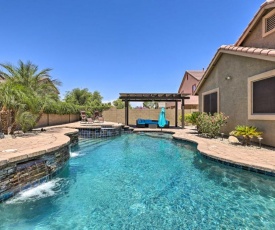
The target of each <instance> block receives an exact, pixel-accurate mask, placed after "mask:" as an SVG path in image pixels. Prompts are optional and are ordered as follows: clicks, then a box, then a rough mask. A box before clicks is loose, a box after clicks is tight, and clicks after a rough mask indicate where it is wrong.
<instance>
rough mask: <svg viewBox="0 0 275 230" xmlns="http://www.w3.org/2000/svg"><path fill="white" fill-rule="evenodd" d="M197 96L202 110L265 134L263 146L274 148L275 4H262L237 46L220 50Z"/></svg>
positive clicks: (230, 124) (230, 125) (228, 128)
mask: <svg viewBox="0 0 275 230" xmlns="http://www.w3.org/2000/svg"><path fill="white" fill-rule="evenodd" d="M195 94H196V95H198V96H199V110H200V111H203V112H208V113H209V112H210V113H214V112H223V113H225V114H226V115H228V116H229V119H228V123H227V126H226V127H225V128H224V132H225V133H226V134H228V133H229V132H230V131H232V130H234V128H235V126H236V125H253V126H255V127H257V128H258V129H259V130H260V131H263V132H264V134H263V141H262V143H264V144H267V145H271V146H275V1H274V0H271V1H270V0H269V1H267V2H265V3H263V4H262V5H261V7H260V9H259V11H258V12H257V13H256V15H255V16H254V18H253V19H252V21H251V22H250V23H249V25H248V26H247V28H246V29H245V30H244V32H243V34H242V35H241V36H240V38H239V39H238V41H237V42H236V43H235V44H234V45H224V46H221V47H220V48H219V49H218V51H217V52H216V54H215V56H214V57H213V59H212V61H211V63H210V64H209V66H208V68H207V69H206V71H205V73H204V75H203V77H202V79H201V81H200V83H199V85H198V86H197V89H196V91H195Z"/></svg>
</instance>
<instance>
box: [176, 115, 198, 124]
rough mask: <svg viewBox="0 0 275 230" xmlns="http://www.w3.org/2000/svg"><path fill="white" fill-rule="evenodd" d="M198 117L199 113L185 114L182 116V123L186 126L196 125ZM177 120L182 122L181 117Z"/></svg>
mask: <svg viewBox="0 0 275 230" xmlns="http://www.w3.org/2000/svg"><path fill="white" fill-rule="evenodd" d="M199 115H200V112H193V113H186V114H184V121H185V123H186V124H191V125H196V124H197V118H198V116H199ZM179 120H180V121H182V116H181V115H180V116H179Z"/></svg>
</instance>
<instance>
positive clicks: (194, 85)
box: [192, 84, 197, 95]
mask: <svg viewBox="0 0 275 230" xmlns="http://www.w3.org/2000/svg"><path fill="white" fill-rule="evenodd" d="M194 88H195V89H194ZM196 89H197V85H196V84H193V85H192V95H194V92H195V91H196Z"/></svg>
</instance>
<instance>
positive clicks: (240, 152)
mask: <svg viewBox="0 0 275 230" xmlns="http://www.w3.org/2000/svg"><path fill="white" fill-rule="evenodd" d="M101 125H112V126H117V125H119V124H117V123H113V122H104V123H101V124H81V123H80V122H74V123H70V124H65V125H60V126H55V127H47V128H46V129H47V131H46V132H38V133H37V134H36V135H26V136H17V137H16V138H12V137H7V138H4V139H0V166H1V165H5V164H7V163H9V162H15V161H18V160H23V159H26V158H31V157H34V156H37V155H42V154H45V153H46V152H50V151H53V150H55V149H58V148H60V147H62V146H64V145H67V144H68V143H69V141H70V139H69V137H68V136H66V135H65V134H66V133H73V132H77V130H76V129H77V128H84V127H85V128H97V127H101ZM134 131H135V132H145V131H154V132H155V131H160V129H148V128H145V129H143V128H138V129H135V130H134ZM163 132H169V133H174V134H173V137H174V138H175V139H181V140H187V141H191V142H194V143H197V144H198V150H199V151H200V152H201V154H203V155H205V156H207V157H210V158H212V159H216V160H218V161H223V162H228V163H231V164H236V165H240V166H242V167H248V168H254V169H257V170H263V171H266V172H271V173H275V150H274V149H275V148H273V149H272V148H265V147H262V148H257V147H255V146H254V147H253V148H251V147H243V146H240V145H233V144H228V140H227V139H224V140H221V139H220V138H219V139H208V138H204V137H201V136H198V135H197V133H196V131H195V130H194V129H192V127H186V128H185V129H173V128H169V129H163ZM274 175H275V174H274Z"/></svg>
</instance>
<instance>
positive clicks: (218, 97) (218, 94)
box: [201, 88, 220, 113]
mask: <svg viewBox="0 0 275 230" xmlns="http://www.w3.org/2000/svg"><path fill="white" fill-rule="evenodd" d="M212 93H217V113H219V112H220V90H219V88H215V89H212V90H209V91H206V92H204V93H202V99H201V100H202V112H203V111H204V96H205V95H209V94H212Z"/></svg>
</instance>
